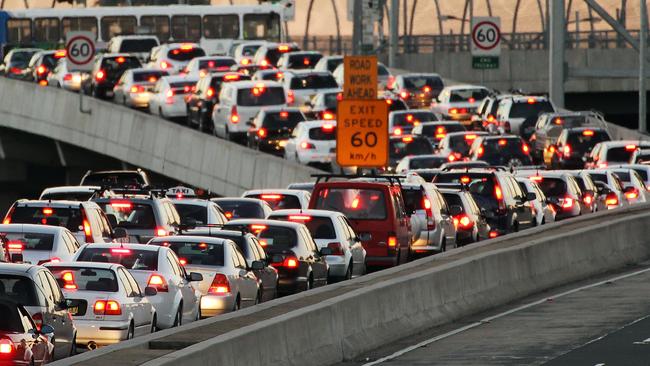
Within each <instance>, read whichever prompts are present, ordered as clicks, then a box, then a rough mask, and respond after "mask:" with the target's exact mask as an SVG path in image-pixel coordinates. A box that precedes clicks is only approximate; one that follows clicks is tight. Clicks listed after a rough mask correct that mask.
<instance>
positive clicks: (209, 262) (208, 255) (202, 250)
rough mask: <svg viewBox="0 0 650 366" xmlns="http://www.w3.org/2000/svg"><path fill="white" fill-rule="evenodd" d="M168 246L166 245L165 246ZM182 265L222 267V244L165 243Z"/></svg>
mask: <svg viewBox="0 0 650 366" xmlns="http://www.w3.org/2000/svg"><path fill="white" fill-rule="evenodd" d="M167 244H168V245H167ZM165 245H166V246H168V247H169V248H170V249H171V250H173V251H174V253H176V255H177V256H178V259H179V260H180V261H181V263H184V264H188V265H189V264H193V265H199V266H223V264H224V259H223V257H224V254H223V244H215V243H196V242H179V241H170V242H168V243H165Z"/></svg>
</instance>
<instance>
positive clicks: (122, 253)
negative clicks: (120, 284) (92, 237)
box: [77, 246, 158, 271]
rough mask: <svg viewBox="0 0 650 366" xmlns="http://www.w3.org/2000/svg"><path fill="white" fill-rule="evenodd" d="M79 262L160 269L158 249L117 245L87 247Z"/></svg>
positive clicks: (135, 268)
mask: <svg viewBox="0 0 650 366" xmlns="http://www.w3.org/2000/svg"><path fill="white" fill-rule="evenodd" d="M77 262H103V263H118V264H121V265H123V266H124V267H126V268H127V269H133V270H142V271H156V270H158V251H157V250H137V249H128V248H121V247H118V246H115V247H114V248H93V247H92V246H90V247H86V248H84V249H83V250H82V251H81V254H79V257H78V258H77Z"/></svg>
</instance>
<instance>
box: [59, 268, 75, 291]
mask: <svg viewBox="0 0 650 366" xmlns="http://www.w3.org/2000/svg"><path fill="white" fill-rule="evenodd" d="M61 279H62V280H63V288H64V289H66V290H76V289H77V284H76V283H75V281H74V273H72V272H63V276H61Z"/></svg>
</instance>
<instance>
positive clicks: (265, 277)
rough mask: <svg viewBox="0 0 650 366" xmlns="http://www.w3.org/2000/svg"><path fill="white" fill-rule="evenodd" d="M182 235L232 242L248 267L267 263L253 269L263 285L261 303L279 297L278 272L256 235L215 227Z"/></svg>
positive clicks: (198, 229) (199, 228)
mask: <svg viewBox="0 0 650 366" xmlns="http://www.w3.org/2000/svg"><path fill="white" fill-rule="evenodd" d="M181 235H194V236H209V237H212V238H221V239H230V240H232V241H233V242H235V244H236V245H237V247H239V249H240V250H241V252H242V255H243V256H244V259H246V263H247V264H248V267H251V266H252V264H253V262H254V261H261V262H264V263H265V266H264V268H263V269H252V271H253V273H255V276H256V277H257V278H258V279H259V281H260V283H261V286H260V291H261V293H260V302H264V301H269V300H273V299H275V298H276V297H277V292H278V288H277V284H278V271H277V270H276V269H275V268H273V267H272V266H271V265H270V258H269V257H267V256H266V253H265V252H264V248H263V247H262V245H261V244H260V241H259V239H257V237H256V236H255V235H253V234H251V233H247V232H242V231H233V230H221V229H219V228H214V227H204V228H201V227H197V228H196V229H193V230H190V231H187V232H183V233H181Z"/></svg>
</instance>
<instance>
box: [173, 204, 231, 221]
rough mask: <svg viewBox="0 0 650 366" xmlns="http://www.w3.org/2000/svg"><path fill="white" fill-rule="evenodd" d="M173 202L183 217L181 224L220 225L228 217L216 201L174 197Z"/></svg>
mask: <svg viewBox="0 0 650 366" xmlns="http://www.w3.org/2000/svg"><path fill="white" fill-rule="evenodd" d="M172 203H173V204H174V207H176V211H178V215H180V217H181V224H183V225H187V226H190V227H191V226H202V225H211V226H220V225H223V224H225V223H226V222H227V221H228V219H227V218H226V216H225V215H224V213H223V210H221V208H220V207H219V205H217V204H216V203H214V202H212V201H208V200H202V199H198V198H189V199H173V200H172Z"/></svg>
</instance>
